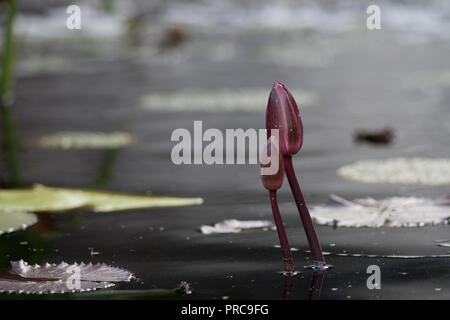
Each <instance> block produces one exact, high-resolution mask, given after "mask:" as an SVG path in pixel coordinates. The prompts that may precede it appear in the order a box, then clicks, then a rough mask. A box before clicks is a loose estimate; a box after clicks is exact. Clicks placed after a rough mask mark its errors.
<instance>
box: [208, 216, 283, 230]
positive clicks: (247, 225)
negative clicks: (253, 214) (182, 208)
mask: <svg viewBox="0 0 450 320" xmlns="http://www.w3.org/2000/svg"><path fill="white" fill-rule="evenodd" d="M273 227H274V226H273V223H272V222H271V221H266V220H248V221H241V220H237V219H227V220H223V221H221V222H218V223H216V224H215V225H213V226H209V225H202V226H201V227H200V231H201V233H203V234H214V233H239V232H243V231H255V230H262V229H264V228H273Z"/></svg>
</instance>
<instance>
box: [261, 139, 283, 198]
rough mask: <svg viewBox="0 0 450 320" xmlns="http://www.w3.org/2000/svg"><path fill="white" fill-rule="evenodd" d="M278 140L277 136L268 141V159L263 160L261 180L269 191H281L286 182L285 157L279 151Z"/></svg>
mask: <svg viewBox="0 0 450 320" xmlns="http://www.w3.org/2000/svg"><path fill="white" fill-rule="evenodd" d="M276 140H277V139H276V137H275V136H271V137H270V138H269V139H267V146H266V148H267V149H266V152H265V155H267V159H261V180H262V183H263V185H264V187H265V188H266V189H267V190H278V189H280V188H281V186H282V185H283V180H284V174H285V172H284V163H283V155H282V154H281V152H280V150H279V147H278V141H276ZM276 161H278V163H276ZM264 162H267V163H264Z"/></svg>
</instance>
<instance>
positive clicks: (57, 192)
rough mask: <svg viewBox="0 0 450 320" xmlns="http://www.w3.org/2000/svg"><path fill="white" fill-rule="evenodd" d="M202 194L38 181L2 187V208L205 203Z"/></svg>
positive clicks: (44, 209) (48, 209)
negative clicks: (133, 192) (145, 193)
mask: <svg viewBox="0 0 450 320" xmlns="http://www.w3.org/2000/svg"><path fill="white" fill-rule="evenodd" d="M202 202H203V200H202V199H201V198H176V197H163V196H141V195H129V194H122V193H113V192H101V191H93V190H82V189H67V188H54V187H46V186H43V185H34V186H33V187H32V188H30V189H8V190H0V210H15V211H29V212H53V211H65V210H72V209H78V208H89V209H91V210H92V211H95V212H110V211H119V210H128V209H140V208H153V207H171V206H186V205H194V204H201V203H202Z"/></svg>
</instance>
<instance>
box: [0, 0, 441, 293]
mask: <svg viewBox="0 0 450 320" xmlns="http://www.w3.org/2000/svg"><path fill="white" fill-rule="evenodd" d="M236 2H237V1H236ZM232 3H233V5H232V4H231V3H230V4H229V5H228V6H225V5H224V4H223V7H221V6H220V5H217V7H215V6H214V5H211V7H209V9H210V11H207V10H206V9H205V10H203V11H202V10H200V11H197V14H198V16H196V15H195V13H196V11H195V9H196V8H198V6H201V3H200V2H195V3H194V4H195V5H197V7H196V6H195V5H194V4H192V5H191V6H189V5H188V4H187V3H185V2H184V1H173V2H170V4H167V5H162V4H161V5H160V7H158V10H156V9H152V8H150V9H148V10H149V12H150V13H149V15H150V16H152V17H153V16H157V17H159V19H158V20H157V22H154V23H152V22H149V23H148V25H146V26H145V27H144V31H143V33H144V36H143V37H142V43H140V44H139V45H138V46H136V45H131V44H128V43H127V41H125V40H124V39H123V38H122V37H120V36H117V35H116V34H113V35H110V34H106V35H105V33H101V35H102V36H101V37H100V36H95V35H94V36H91V35H87V36H72V35H71V34H70V33H67V32H65V33H64V34H63V35H54V36H52V33H51V31H52V29H51V28H52V26H53V24H51V23H48V25H49V26H47V28H49V29H48V30H47V32H44V31H45V30H42V31H41V32H42V34H41V37H40V36H39V32H38V34H37V35H35V33H31V36H30V35H29V36H28V38H26V40H25V41H24V43H23V46H22V51H21V54H20V57H19V63H18V79H17V86H16V101H15V108H14V115H15V117H16V122H17V124H18V129H19V133H20V141H21V148H20V168H21V174H22V178H23V180H24V183H25V184H26V185H32V184H34V183H41V184H44V185H49V186H60V187H76V188H86V187H92V184H93V182H95V181H97V182H98V181H99V180H98V177H99V176H101V177H103V179H101V180H100V182H101V183H100V184H97V185H95V186H96V187H97V188H101V189H104V190H112V191H121V192H127V193H138V194H146V193H151V194H155V195H170V196H182V197H191V196H192V197H202V198H203V199H204V204H203V205H201V206H192V207H177V208H157V209H149V210H129V211H124V212H112V213H91V212H84V211H80V212H76V213H69V214H67V213H65V214H59V213H55V214H40V215H39V217H40V222H39V223H38V224H37V225H36V226H34V227H32V228H30V229H27V230H24V231H18V232H15V233H11V234H6V235H2V236H1V237H0V267H7V266H8V265H9V261H14V260H19V259H24V260H25V261H28V262H29V263H40V264H42V263H45V262H55V263H59V262H61V261H66V262H81V261H84V262H104V263H107V264H110V265H114V266H118V267H122V268H126V269H128V270H130V271H132V272H133V273H134V274H135V275H136V277H137V280H133V281H131V282H130V283H122V284H119V285H118V286H117V289H151V288H174V287H176V286H177V285H178V284H179V283H180V282H181V281H187V282H188V283H190V284H191V286H192V289H193V293H192V294H191V295H189V296H188V298H192V299H223V298H229V299H262V298H264V299H283V298H288V297H290V298H291V299H308V298H311V294H310V293H311V287H314V290H316V291H317V290H318V287H319V286H320V283H322V285H321V292H320V295H319V294H318V293H317V292H316V293H315V294H314V295H313V296H312V298H318V297H320V298H321V299H449V298H450V258H449V257H445V255H449V254H450V248H449V247H445V246H439V245H438V244H439V243H438V242H436V241H437V240H448V239H450V233H449V227H448V225H436V226H425V227H420V228H389V227H381V228H340V227H338V228H335V229H333V228H332V227H329V226H317V227H316V230H317V233H318V235H319V239H320V241H321V244H322V248H323V250H324V251H326V252H327V255H326V259H327V262H328V263H329V264H332V265H334V268H332V269H329V270H327V271H326V273H325V274H324V275H323V277H322V278H320V277H319V278H317V277H316V278H314V277H313V272H312V270H309V269H304V268H303V267H304V266H306V265H309V264H310V263H311V260H310V254H309V253H308V252H307V250H308V244H307V242H306V237H305V235H304V231H303V228H302V225H301V221H300V218H299V216H298V213H297V211H296V208H295V205H294V203H293V201H292V196H291V194H290V190H289V188H288V186H287V182H285V185H284V186H283V188H282V189H281V190H280V191H279V201H280V210H281V214H282V217H283V219H284V222H285V225H286V231H287V233H288V237H289V240H290V244H291V246H292V247H295V248H297V249H298V251H294V252H293V256H294V260H295V263H296V267H297V269H298V270H299V271H301V273H300V274H299V275H297V276H295V277H293V278H292V279H291V280H292V281H291V282H290V281H286V279H285V278H284V277H283V276H282V275H281V274H280V273H279V271H281V269H282V260H281V252H280V250H279V249H278V248H275V247H274V246H275V245H277V244H279V243H278V237H277V234H276V231H273V230H268V231H248V232H242V233H237V234H212V235H206V234H202V233H200V232H199V229H200V227H201V226H202V225H205V224H206V225H207V224H209V225H213V224H215V223H217V222H220V221H222V220H224V219H239V220H272V213H271V210H270V206H269V205H270V203H269V199H268V194H267V191H266V190H265V189H264V188H263V186H262V184H261V181H260V177H259V166H257V165H213V166H207V165H180V166H176V165H174V164H173V163H172V161H171V158H170V153H171V149H172V147H173V146H174V144H175V143H174V142H171V141H170V135H171V133H172V131H173V130H175V129H177V128H186V129H188V130H190V131H192V130H193V122H194V121H195V120H202V121H203V127H204V129H205V128H218V129H221V130H225V129H226V128H244V129H247V128H257V129H259V128H263V127H264V123H265V122H264V115H265V107H266V106H265V105H264V104H263V105H261V106H260V108H259V109H258V108H257V107H253V106H252V107H251V108H250V109H249V108H248V107H247V105H245V106H242V108H240V107H239V105H237V106H235V107H234V108H229V109H227V110H223V109H221V107H220V103H218V104H216V105H218V107H215V108H211V109H208V108H204V109H202V110H199V109H198V108H197V109H196V108H195V106H194V107H192V106H189V104H187V105H186V106H185V107H184V110H181V111H180V110H178V111H176V112H174V111H171V110H164V108H159V109H155V108H148V107H146V106H145V105H142V97H144V96H146V95H149V94H156V93H164V94H167V95H169V96H170V93H178V92H180V91H183V90H191V91H192V90H194V92H195V90H201V91H202V92H208V90H210V91H211V92H215V90H216V91H217V90H220V89H227V90H230V91H233V90H237V91H238V90H242V89H245V90H252V89H253V90H254V91H252V92H261V90H264V89H267V96H268V94H269V92H270V88H271V86H272V85H273V83H275V82H276V81H283V82H285V83H286V84H287V85H288V87H289V88H292V89H293V90H295V89H299V90H302V92H307V93H309V97H311V96H312V97H314V99H309V100H308V103H306V104H305V106H302V103H301V101H299V105H300V112H301V115H302V118H303V125H304V134H305V135H304V145H303V148H302V150H301V151H300V153H299V154H297V155H296V156H295V157H294V167H295V170H296V172H297V175H298V178H299V180H300V184H301V186H302V190H303V192H304V196H305V199H306V201H307V203H308V205H309V206H310V207H311V206H313V205H317V204H321V203H323V202H325V201H327V199H328V196H329V194H330V193H334V194H337V195H339V196H342V197H344V198H346V199H354V198H363V197H366V196H371V197H373V198H376V199H381V198H385V197H391V196H417V197H431V198H436V197H439V196H442V195H446V194H449V193H450V192H449V191H450V188H449V186H448V185H437V186H425V185H395V184H391V185H387V184H373V183H372V184H371V183H358V182H355V181H350V180H345V179H344V178H342V177H340V176H338V175H337V174H336V170H337V169H338V168H339V167H341V166H343V165H346V164H349V163H352V162H355V161H358V160H365V159H385V158H395V157H439V158H449V157H450V149H449V143H448V141H449V140H448V138H449V134H450V108H449V104H450V95H449V90H448V88H449V87H450V81H448V77H447V78H446V75H448V74H449V72H450V61H449V59H448V56H449V54H450V42H449V41H448V40H449V39H445V38H444V36H441V35H442V32H436V30H435V29H433V26H430V25H429V24H427V23H426V21H429V20H427V19H430V17H439V19H437V18H436V19H435V21H436V24H438V23H441V24H442V25H441V26H448V23H449V21H448V17H447V18H445V17H441V16H440V15H439V12H440V10H441V9H442V8H441V4H439V3H438V2H433V5H430V7H429V8H428V9H427V10H420V9H421V7H420V6H419V5H418V4H414V3H412V4H405V3H403V2H402V1H394V2H393V4H392V7H389V6H388V4H386V10H387V11H386V12H387V13H386V16H387V18H386V24H385V25H383V29H382V30H375V31H368V30H367V29H366V27H365V20H364V19H365V7H364V5H359V4H357V3H356V1H355V3H351V2H350V3H351V5H350V4H349V5H348V7H342V6H339V5H338V4H337V3H334V4H333V5H331V4H329V5H326V4H320V5H317V6H316V5H312V4H311V3H309V2H306V1H305V2H303V1H302V2H299V3H300V4H298V5H293V4H289V3H288V2H286V3H285V4H283V6H282V7H280V8H281V9H279V10H280V11H279V12H278V11H275V12H274V13H273V14H274V15H275V14H279V19H278V20H277V19H275V18H274V19H273V21H272V20H268V19H266V18H264V17H266V16H267V15H269V14H268V12H267V10H269V9H270V8H269V7H267V8H266V9H265V10H262V9H261V10H260V11H255V13H254V14H253V15H251V16H250V17H249V19H248V21H246V20H245V19H244V18H243V16H245V15H244V13H245V12H247V11H245V10H250V9H249V8H247V7H245V8H244V5H240V4H238V3H234V2H232ZM239 3H240V2H239ZM249 3H250V4H252V2H251V1H250V2H249ZM319 3H321V2H319ZM141 5H142V4H141ZM26 6H29V7H31V8H30V9H29V10H28V11H27V13H26V15H28V18H29V19H30V16H33V17H34V18H33V19H35V21H37V22H36V23H37V25H38V26H45V24H43V23H41V24H39V23H40V22H39V21H46V19H47V20H48V21H50V20H51V19H56V21H57V19H59V18H61V17H65V13H64V10H60V11H58V10H59V9H58V8H59V7H56V9H55V8H53V9H52V10H54V11H52V12H53V13H47V14H48V16H43V17H42V16H40V17H37V16H34V15H35V12H33V10H34V8H32V5H31V4H27V5H25V7H26ZM136 6H139V2H137V4H136ZM253 6H255V4H254V3H253ZM290 6H294V7H293V8H294V9H295V10H298V12H309V15H308V17H312V18H310V19H309V20H308V19H306V18H305V19H304V20H305V21H308V23H306V22H305V23H304V24H302V23H297V24H296V23H294V22H295V21H296V19H295V17H297V16H296V15H294V16H293V18H292V17H291V16H289V15H288V16H287V18H286V19H287V20H286V21H287V22H286V25H285V24H282V25H280V21H279V20H280V19H281V20H282V18H280V17H285V16H286V15H287V12H289V10H288V9H289V8H291V7H290ZM251 8H253V7H252V6H251ZM282 9H285V11H283V10H282ZM294 9H293V10H294ZM390 9H392V11H389V10H390ZM55 10H56V11H55ZM96 10H97V9H96ZM152 10H153V11H152ZM177 10H178V11H177ZM183 10H186V11H183ZM252 10H253V9H252ZM255 10H256V9H255ZM302 10H303V11H302ZM30 11H31V12H30ZM183 12H186V15H185V16H183ZM252 12H253V11H252ZM258 12H259V13H258ZM269 12H270V10H269ZM233 13H234V15H233ZM58 14H59V15H60V16H59V15H58ZM299 14H300V13H299ZM395 14H398V16H402V15H406V16H407V17H406V18H405V19H407V18H408V17H412V16H417V15H420V17H422V18H421V19H418V20H417V21H419V22H418V23H422V27H420V25H419V26H415V27H411V28H410V29H408V28H407V27H405V26H404V24H402V23H400V22H399V21H402V20H401V19H400V18H399V17H398V16H397V17H395ZM26 15H24V16H23V17H22V18H23V19H25V18H26ZM102 15H104V14H103V13H102ZM189 17H190V18H191V19H188V18H189ZM201 17H211V18H210V19H209V20H208V19H206V18H205V19H201ZM230 17H234V18H235V19H236V21H234V22H233V21H232V20H230V19H231V18H230ZM239 17H241V18H239ZM313 18H314V19H313ZM39 19H41V20H39ZM61 19H63V18H61ZM289 19H291V20H289ZM446 19H447V20H446ZM150 20H151V19H150ZM33 21H34V20H33ZM101 21H103V20H101ZM107 21H114V19H111V20H107ZM261 21H263V22H266V24H262V22H261ZM271 21H272V22H271ZM302 21H303V20H302ZM324 21H328V22H327V23H323V22H324ZM200 22H201V23H200ZM244 22H245V23H244ZM21 23H22V22H21ZM87 23H89V20H88V21H87ZM105 23H106V22H105ZM174 24H176V25H177V26H181V27H178V28H181V30H182V32H183V33H186V38H185V39H184V38H183V37H182V38H183V40H182V41H181V43H180V44H178V43H177V44H175V45H174V47H170V48H163V49H161V44H160V42H158V41H157V39H159V38H158V37H160V36H161V35H164V32H165V30H166V29H167V28H169V27H170V26H172V25H174ZM88 26H89V28H90V29H89V30H90V32H92V28H95V24H92V25H88ZM425 26H428V28H425ZM441 26H435V28H437V29H439V28H440V27H441ZM111 28H112V27H111ZM111 28H110V29H108V28H106V29H107V30H112V29H111ZM19 30H20V29H19ZM102 30H103V29H102ZM114 30H115V29H114ZM43 33H45V37H44V36H43ZM155 34H156V35H155ZM34 35H35V36H34ZM155 39H156V40H155ZM446 79H447V80H446ZM211 99H213V98H211ZM263 100H264V99H263ZM181 108H182V109H183V107H181ZM385 126H390V127H392V128H394V130H395V135H396V137H395V140H394V142H393V143H392V144H390V145H387V146H383V145H381V146H373V145H368V144H356V143H355V142H354V141H353V138H352V134H353V132H354V131H355V130H356V129H359V128H381V127H385ZM60 131H102V132H112V131H125V132H129V133H131V134H132V135H133V136H134V137H135V138H136V142H135V143H134V144H132V145H131V146H128V147H125V148H122V149H120V150H119V151H118V152H117V153H115V154H114V155H113V156H111V154H109V153H108V151H106V150H72V149H70V150H58V149H44V148H41V147H39V146H38V145H37V143H36V141H37V139H38V138H39V137H40V136H42V135H45V134H51V133H55V132H60ZM108 157H109V158H108ZM111 157H112V159H111ZM105 159H109V162H108V163H109V169H108V172H110V174H107V175H106V176H105V175H102V172H104V168H105V165H104V164H105V162H107V160H105ZM102 163H103V166H102ZM102 170H103V171H102ZM0 172H1V176H2V177H3V178H4V177H6V176H7V167H6V166H5V164H4V163H2V164H1V171H0ZM342 253H348V254H349V255H342ZM359 255H362V256H359ZM367 255H374V257H367ZM392 256H394V257H392ZM395 256H398V257H395ZM432 256H434V257H432ZM436 256H437V257H436ZM439 256H441V257H439ZM370 265H378V266H379V267H380V269H381V290H369V289H368V288H367V286H366V280H367V278H368V276H369V275H368V274H367V273H366V269H367V267H368V266H370ZM313 284H314V285H313ZM314 290H313V291H314Z"/></svg>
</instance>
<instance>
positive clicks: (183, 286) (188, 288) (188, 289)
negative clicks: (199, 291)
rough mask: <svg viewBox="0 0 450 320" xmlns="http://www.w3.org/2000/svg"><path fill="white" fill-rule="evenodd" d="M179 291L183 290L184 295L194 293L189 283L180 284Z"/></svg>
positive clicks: (182, 282)
mask: <svg viewBox="0 0 450 320" xmlns="http://www.w3.org/2000/svg"><path fill="white" fill-rule="evenodd" d="M179 289H180V290H181V293H182V294H183V295H189V294H191V293H192V288H191V285H190V284H189V283H187V282H186V281H181V282H180V285H179Z"/></svg>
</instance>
